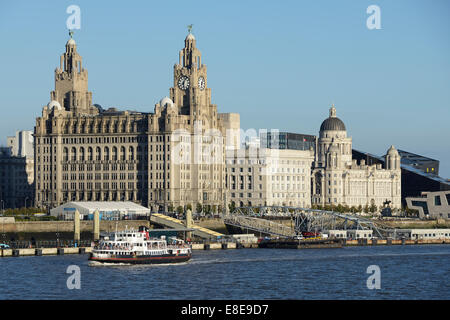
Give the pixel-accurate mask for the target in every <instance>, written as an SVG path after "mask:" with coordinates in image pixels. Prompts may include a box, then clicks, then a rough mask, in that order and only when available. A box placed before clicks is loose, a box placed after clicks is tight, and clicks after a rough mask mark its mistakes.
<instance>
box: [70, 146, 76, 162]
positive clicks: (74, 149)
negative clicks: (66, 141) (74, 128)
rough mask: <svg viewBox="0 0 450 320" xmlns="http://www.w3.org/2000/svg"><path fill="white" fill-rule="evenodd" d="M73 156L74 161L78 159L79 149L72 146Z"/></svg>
mask: <svg viewBox="0 0 450 320" xmlns="http://www.w3.org/2000/svg"><path fill="white" fill-rule="evenodd" d="M71 157H72V161H77V149H76V148H75V147H73V148H72V151H71Z"/></svg>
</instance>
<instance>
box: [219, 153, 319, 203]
mask: <svg viewBox="0 0 450 320" xmlns="http://www.w3.org/2000/svg"><path fill="white" fill-rule="evenodd" d="M313 160H314V152H313V151H312V150H306V151H305V150H288V149H283V150H280V149H266V148H253V147H250V148H248V147H247V148H243V149H238V150H229V151H227V160H226V162H227V165H226V170H227V175H226V179H227V189H228V192H229V193H228V196H227V198H228V199H227V200H228V201H227V202H228V203H232V202H234V205H235V206H236V207H241V206H272V205H283V206H296V207H310V206H311V165H312V162H313Z"/></svg>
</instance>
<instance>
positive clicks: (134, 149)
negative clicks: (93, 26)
mask: <svg viewBox="0 0 450 320" xmlns="http://www.w3.org/2000/svg"><path fill="white" fill-rule="evenodd" d="M184 44H185V46H184V48H183V49H182V50H181V51H180V54H179V62H178V63H177V64H175V66H174V69H173V87H172V88H170V90H169V91H170V98H169V97H165V98H163V99H162V100H161V101H160V102H159V103H157V104H156V105H155V108H154V110H153V112H152V113H150V112H148V113H146V112H134V111H119V110H116V109H113V108H110V109H108V110H103V109H102V108H100V107H98V106H96V105H93V104H92V92H90V91H88V72H87V70H86V69H85V68H84V67H83V64H82V58H81V56H80V55H79V53H78V52H77V45H76V43H75V40H74V39H72V36H71V38H70V39H69V40H68V41H67V43H66V51H65V53H64V54H62V55H61V58H60V66H59V68H57V69H56V70H55V90H53V91H52V92H51V94H50V102H49V103H48V105H47V106H44V107H43V109H42V116H41V117H38V118H37V119H36V126H35V132H34V139H35V177H36V179H35V186H36V189H35V194H36V199H35V202H36V205H37V206H42V207H50V208H54V207H56V206H58V205H61V204H63V203H65V202H68V201H132V202H136V203H140V204H142V205H144V206H147V207H149V208H151V210H152V211H163V210H164V211H165V210H168V209H169V208H171V207H172V208H177V207H178V206H182V207H185V206H187V205H188V204H190V205H191V206H192V207H193V208H195V205H196V204H201V205H208V206H211V207H215V208H218V207H219V206H221V205H223V203H224V193H225V147H226V146H225V142H226V134H227V131H229V130H231V131H232V130H234V129H235V128H239V127H240V124H239V115H236V114H220V113H218V109H217V106H216V105H215V104H213V103H212V100H211V88H209V87H208V77H207V69H206V66H205V65H204V64H203V63H202V55H201V53H200V51H199V50H198V49H197V47H196V39H195V37H194V36H193V35H192V34H191V33H189V34H188V36H187V37H186V39H185V41H184ZM237 141H238V139H237Z"/></svg>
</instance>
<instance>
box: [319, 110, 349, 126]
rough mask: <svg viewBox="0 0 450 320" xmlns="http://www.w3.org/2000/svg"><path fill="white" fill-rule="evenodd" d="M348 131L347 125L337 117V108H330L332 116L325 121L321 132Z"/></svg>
mask: <svg viewBox="0 0 450 320" xmlns="http://www.w3.org/2000/svg"><path fill="white" fill-rule="evenodd" d="M327 130H328V131H346V129H345V124H344V122H342V120H341V119H339V118H338V117H336V108H335V107H334V105H333V106H332V107H331V108H330V116H329V117H328V118H327V119H325V120H324V121H323V122H322V124H321V126H320V131H327Z"/></svg>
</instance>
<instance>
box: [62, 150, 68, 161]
mask: <svg viewBox="0 0 450 320" xmlns="http://www.w3.org/2000/svg"><path fill="white" fill-rule="evenodd" d="M63 160H64V161H69V149H67V148H64V149H63Z"/></svg>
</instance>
